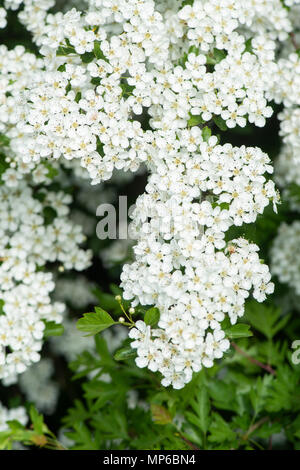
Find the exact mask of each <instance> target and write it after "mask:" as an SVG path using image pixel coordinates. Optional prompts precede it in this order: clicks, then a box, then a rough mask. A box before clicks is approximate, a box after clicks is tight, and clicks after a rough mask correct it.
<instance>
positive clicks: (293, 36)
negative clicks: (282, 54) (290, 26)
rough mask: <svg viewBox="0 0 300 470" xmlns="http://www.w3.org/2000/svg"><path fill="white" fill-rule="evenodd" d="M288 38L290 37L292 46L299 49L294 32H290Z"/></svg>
mask: <svg viewBox="0 0 300 470" xmlns="http://www.w3.org/2000/svg"><path fill="white" fill-rule="evenodd" d="M290 38H291V41H292V44H293V46H294V48H295V49H296V51H297V50H298V49H299V46H298V43H297V41H296V36H295V33H293V32H291V33H290Z"/></svg>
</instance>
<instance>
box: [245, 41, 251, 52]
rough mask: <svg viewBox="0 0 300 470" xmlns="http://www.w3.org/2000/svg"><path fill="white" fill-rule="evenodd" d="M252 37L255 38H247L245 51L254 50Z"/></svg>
mask: <svg viewBox="0 0 300 470" xmlns="http://www.w3.org/2000/svg"><path fill="white" fill-rule="evenodd" d="M252 39H253V38H249V39H247V41H246V42H245V52H252V51H253V47H252Z"/></svg>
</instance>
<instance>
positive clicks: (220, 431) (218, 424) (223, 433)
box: [208, 413, 236, 442]
mask: <svg viewBox="0 0 300 470" xmlns="http://www.w3.org/2000/svg"><path fill="white" fill-rule="evenodd" d="M213 418H214V419H213V422H212V425H211V426H210V429H209V430H210V435H209V436H208V440H209V441H211V442H225V441H233V440H235V438H236V435H235V432H234V431H232V429H231V427H230V425H229V424H228V423H227V422H226V421H224V419H223V418H222V416H221V415H219V414H218V413H214V415H213Z"/></svg>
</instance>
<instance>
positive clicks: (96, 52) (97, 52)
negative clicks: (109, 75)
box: [94, 41, 108, 62]
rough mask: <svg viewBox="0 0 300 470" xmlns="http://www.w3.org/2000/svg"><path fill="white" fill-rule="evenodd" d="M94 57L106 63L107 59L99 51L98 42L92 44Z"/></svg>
mask: <svg viewBox="0 0 300 470" xmlns="http://www.w3.org/2000/svg"><path fill="white" fill-rule="evenodd" d="M94 55H95V57H96V58H97V59H98V60H99V59H102V60H105V62H108V60H107V58H106V57H105V55H104V54H103V52H102V50H101V47H100V42H99V41H95V42H94Z"/></svg>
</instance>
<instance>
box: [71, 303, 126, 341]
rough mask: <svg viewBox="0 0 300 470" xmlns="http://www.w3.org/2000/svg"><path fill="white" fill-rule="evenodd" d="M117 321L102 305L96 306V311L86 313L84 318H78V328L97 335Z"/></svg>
mask: <svg viewBox="0 0 300 470" xmlns="http://www.w3.org/2000/svg"><path fill="white" fill-rule="evenodd" d="M116 323H117V322H115V321H114V320H113V318H112V317H111V316H110V315H109V313H107V312H106V311H105V310H103V309H102V308H101V307H95V312H90V313H85V314H84V315H83V318H80V319H79V320H78V322H77V328H78V330H80V331H84V332H85V333H89V334H90V335H96V334H97V333H100V331H103V330H106V328H109V327H110V326H112V325H115V324H116Z"/></svg>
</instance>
